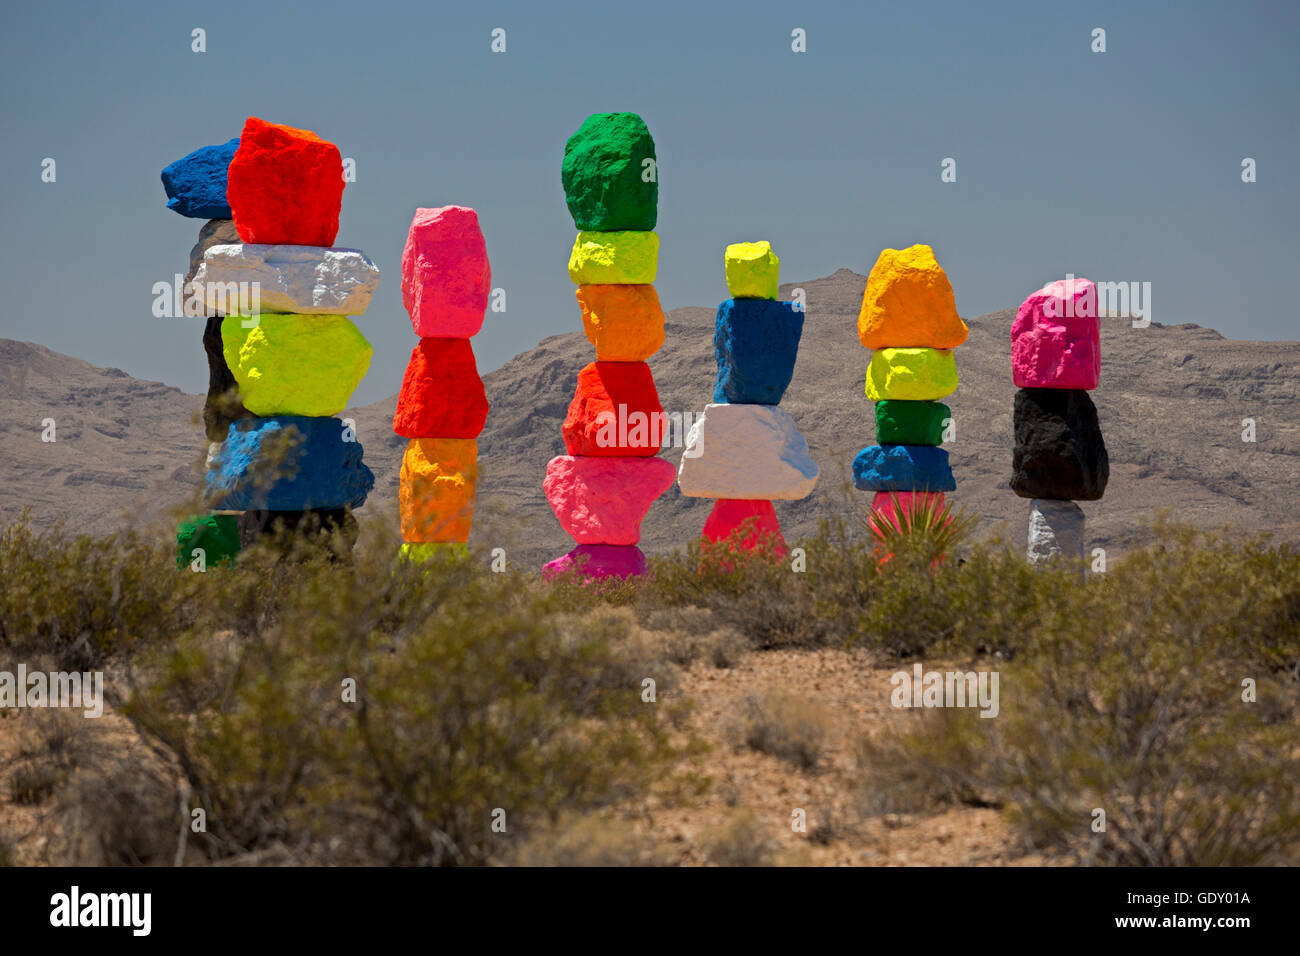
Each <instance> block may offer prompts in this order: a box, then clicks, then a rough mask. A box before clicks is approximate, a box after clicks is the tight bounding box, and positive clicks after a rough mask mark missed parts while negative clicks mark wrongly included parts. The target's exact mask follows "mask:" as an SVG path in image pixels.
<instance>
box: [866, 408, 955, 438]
mask: <svg viewBox="0 0 1300 956" xmlns="http://www.w3.org/2000/svg"><path fill="white" fill-rule="evenodd" d="M950 418H952V409H950V408H949V407H948V406H947V405H944V404H943V403H942V402H908V401H902V400H900V399H897V398H895V399H891V400H889V401H884V402H876V441H877V443H879V444H881V445H942V444H943V430H944V422H945V421H946V420H948V419H950Z"/></svg>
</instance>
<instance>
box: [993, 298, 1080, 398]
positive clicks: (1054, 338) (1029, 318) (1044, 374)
mask: <svg viewBox="0 0 1300 956" xmlns="http://www.w3.org/2000/svg"><path fill="white" fill-rule="evenodd" d="M1011 372H1012V377H1013V378H1014V379H1015V383H1016V387H1017V388H1071V389H1084V390H1089V391H1090V390H1092V389H1094V388H1096V387H1097V381H1098V379H1100V377H1101V322H1100V319H1099V317H1098V315H1097V287H1096V286H1095V285H1093V283H1092V282H1091V281H1090V280H1088V279H1062V280H1058V281H1056V282H1049V283H1048V284H1047V285H1045V286H1043V287H1042V288H1041V289H1039V290H1038V291H1037V292H1035V293H1034V294H1033V295H1031V296H1030V297H1029V298H1027V299H1025V301H1024V302H1022V303H1021V304H1020V310H1019V311H1018V312H1016V320H1015V322H1013V323H1012V325H1011Z"/></svg>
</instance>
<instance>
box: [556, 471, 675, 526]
mask: <svg viewBox="0 0 1300 956" xmlns="http://www.w3.org/2000/svg"><path fill="white" fill-rule="evenodd" d="M676 477H677V469H675V468H674V467H673V465H672V462H670V461H665V460H664V459H662V458H596V457H582V458H578V457H574V456H572V455H560V456H559V457H558V458H552V459H551V461H550V464H548V465H547V466H546V479H545V480H544V481H543V482H542V490H543V491H544V492H545V493H546V500H547V501H549V502H550V503H551V510H552V511H554V512H555V517H557V518H559V519H560V524H562V525H563V526H564V530H565V531H567V532H568V533H569V535H570V536H571V537H572V538H573V540H574V541H576V542H578V544H620V545H629V544H636V543H637V542H638V541H640V540H641V519H642V518H644V517H645V514H646V512H647V511H649V510H650V505H651V504H652V503H653V502H654V500H655V499H656V498H658V497H659V496H660V495H662V494H663V493H664V492H665V491H667V490H668V488H669V486H670V485H672V483H673V481H674V479H676Z"/></svg>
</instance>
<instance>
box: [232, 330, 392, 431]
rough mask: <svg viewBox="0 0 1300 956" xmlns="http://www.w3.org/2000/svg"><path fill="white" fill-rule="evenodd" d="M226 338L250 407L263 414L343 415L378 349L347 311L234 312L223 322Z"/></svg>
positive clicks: (248, 407) (317, 416)
mask: <svg viewBox="0 0 1300 956" xmlns="http://www.w3.org/2000/svg"><path fill="white" fill-rule="evenodd" d="M221 342H222V347H223V350H224V352H225V357H226V363H227V364H228V365H229V366H230V371H231V373H232V374H233V375H234V376H235V381H236V383H238V385H239V395H240V399H241V400H242V401H243V403H244V407H245V408H246V409H248V410H249V411H250V412H252V413H253V414H254V415H260V416H270V415H303V416H306V417H310V418H324V417H328V416H330V415H337V414H338V413H339V412H341V411H343V409H344V408H346V407H347V404H348V400H349V399H350V398H351V397H352V393H353V391H355V390H356V387H357V385H358V384H360V382H361V379H363V378H364V377H365V374H366V370H367V369H368V368H369V367H370V355H371V352H372V351H373V350H372V349H371V347H370V343H369V342H367V341H366V339H365V336H363V335H362V334H361V330H360V329H358V328H357V327H356V326H355V325H353V324H352V322H351V320H350V319H348V318H347V316H343V315H294V314H288V313H268V312H264V313H262V314H261V315H255V316H249V317H246V318H244V317H240V316H237V315H231V316H227V317H226V319H225V320H224V321H223V322H222V323H221Z"/></svg>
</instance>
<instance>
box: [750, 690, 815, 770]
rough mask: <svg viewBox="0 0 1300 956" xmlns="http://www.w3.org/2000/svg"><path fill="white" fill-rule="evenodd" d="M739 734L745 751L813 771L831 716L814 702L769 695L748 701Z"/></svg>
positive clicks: (786, 694) (780, 693) (775, 693)
mask: <svg viewBox="0 0 1300 956" xmlns="http://www.w3.org/2000/svg"><path fill="white" fill-rule="evenodd" d="M737 730H738V736H739V738H740V740H741V741H742V742H743V743H744V745H745V746H746V747H749V748H750V749H752V750H757V751H758V752H759V753H765V754H771V755H772V756H773V757H779V758H780V759H782V760H786V761H788V762H790V763H791V764H793V765H794V766H796V767H798V768H799V769H800V770H811V769H813V768H814V767H816V766H817V763H818V762H819V761H820V760H821V757H822V754H823V753H824V751H825V749H826V744H827V739H828V738H829V736H830V734H831V732H832V726H831V718H830V715H829V714H828V713H827V712H826V710H825V708H823V707H822V706H821V705H820V704H818V703H816V702H815V701H810V700H808V699H807V698H805V697H802V696H800V695H797V694H793V693H789V692H785V691H767V692H763V693H752V694H750V695H748V696H747V697H746V698H745V700H744V702H743V704H742V705H741V711H740V714H739V716H738V726H737Z"/></svg>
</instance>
